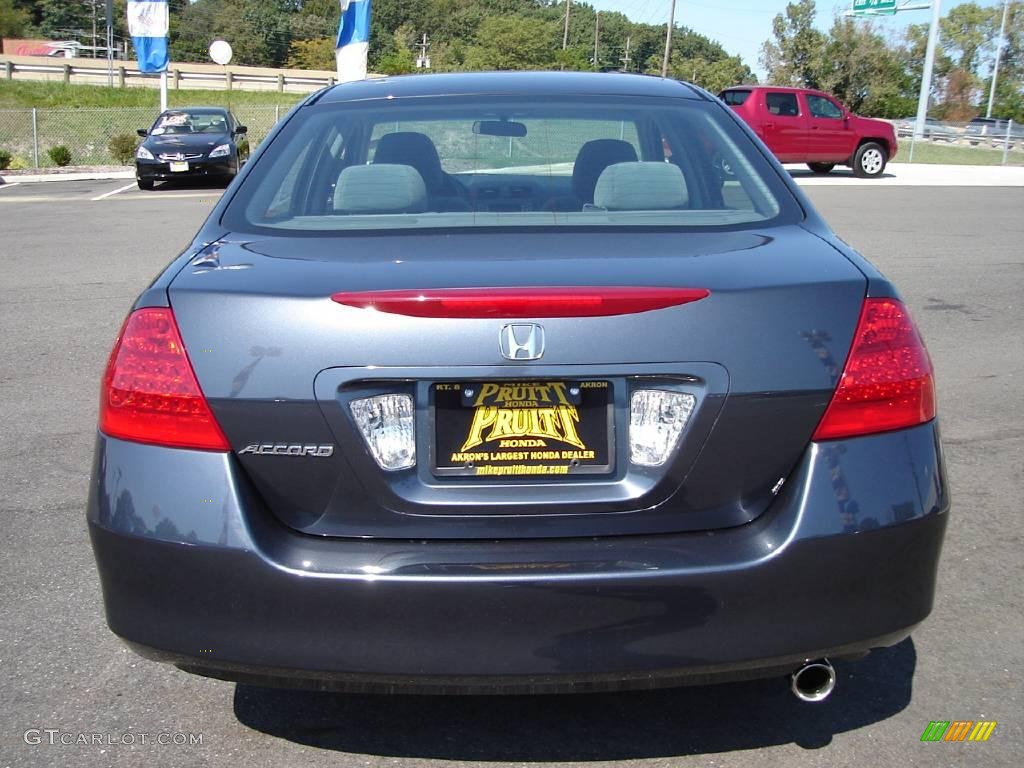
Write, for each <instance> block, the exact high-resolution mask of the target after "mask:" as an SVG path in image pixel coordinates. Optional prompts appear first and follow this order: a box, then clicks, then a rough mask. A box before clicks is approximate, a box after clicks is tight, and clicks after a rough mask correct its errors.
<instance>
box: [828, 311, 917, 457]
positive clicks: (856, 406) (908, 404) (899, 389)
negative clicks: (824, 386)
mask: <svg viewBox="0 0 1024 768" xmlns="http://www.w3.org/2000/svg"><path fill="white" fill-rule="evenodd" d="M934 418H935V382H934V379H933V372H932V363H931V360H930V359H929V357H928V351H927V350H926V349H925V346H924V342H923V341H922V340H921V336H920V334H919V333H918V332H917V328H916V327H915V326H914V321H913V320H912V319H911V318H910V313H909V312H908V311H907V308H906V307H905V306H904V305H903V303H902V302H900V301H897V300H896V299H865V300H864V307H863V308H862V309H861V314H860V320H859V322H858V323H857V330H856V331H855V332H854V335H853V344H852V346H851V347H850V355H849V357H848V358H847V360H846V366H845V368H844V369H843V375H842V377H841V378H840V379H839V385H838V386H837V387H836V391H835V394H834V395H833V396H832V401H831V402H830V403H829V406H828V409H827V410H826V411H825V415H824V416H823V417H822V419H821V423H820V424H818V428H817V429H816V430H815V432H814V437H813V439H814V440H835V439H837V438H842V437H854V436H857V435H869V434H874V433H876V432H888V431H890V430H894V429H906V428H907V427H914V426H917V425H918V424H924V423H925V422H928V421H931V420H932V419H934Z"/></svg>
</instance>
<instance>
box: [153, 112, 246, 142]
mask: <svg viewBox="0 0 1024 768" xmlns="http://www.w3.org/2000/svg"><path fill="white" fill-rule="evenodd" d="M227 130H228V128H227V118H226V117H225V116H224V114H223V113H222V112H184V111H181V112H178V111H175V112H164V113H163V114H162V115H160V117H158V118H157V119H156V123H154V124H153V128H152V130H151V131H150V133H152V134H153V135H154V136H160V135H162V134H181V133H227Z"/></svg>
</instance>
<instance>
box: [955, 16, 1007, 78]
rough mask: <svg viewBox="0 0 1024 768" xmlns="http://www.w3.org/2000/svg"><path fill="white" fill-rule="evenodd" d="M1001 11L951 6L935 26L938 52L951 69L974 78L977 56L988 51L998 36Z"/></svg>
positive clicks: (978, 59) (979, 56) (977, 61)
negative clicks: (940, 47) (937, 28)
mask: <svg viewBox="0 0 1024 768" xmlns="http://www.w3.org/2000/svg"><path fill="white" fill-rule="evenodd" d="M1001 15H1002V8H1001V7H999V8H996V7H992V8H982V7H981V6H980V5H978V4H977V3H974V2H971V3H961V4H960V5H956V6H953V7H952V8H951V9H950V10H949V13H948V14H947V15H946V16H945V18H943V19H942V20H941V21H940V22H939V31H940V36H939V40H940V41H941V43H942V49H943V51H944V52H945V54H946V56H948V57H949V59H950V60H951V61H952V62H953V65H954V66H955V67H956V68H957V69H960V70H962V71H964V72H966V73H969V74H972V75H975V74H977V69H978V64H979V63H980V59H981V55H982V53H983V52H985V51H986V50H988V49H990V48H991V47H992V42H993V41H994V40H995V38H996V36H997V35H998V34H999V19H998V18H997V17H998V16H1001Z"/></svg>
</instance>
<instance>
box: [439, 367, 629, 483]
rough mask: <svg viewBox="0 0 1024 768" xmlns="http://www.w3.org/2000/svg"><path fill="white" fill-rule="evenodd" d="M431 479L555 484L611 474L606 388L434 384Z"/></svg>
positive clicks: (598, 384) (596, 384) (601, 384)
mask: <svg viewBox="0 0 1024 768" xmlns="http://www.w3.org/2000/svg"><path fill="white" fill-rule="evenodd" d="M431 402H432V403H433V416H434V419H433V422H434V445H433V449H434V455H433V461H432V464H433V466H432V469H433V472H434V474H436V475H441V476H444V475H457V476H468V477H491V478H501V477H507V478H528V477H533V478H545V479H556V478H558V477H564V476H567V475H577V474H607V473H609V472H611V471H612V451H611V443H610V435H611V423H612V388H611V385H610V383H609V382H607V381H572V382H570V381H530V382H522V381H515V382H482V383H480V382H475V383H465V382H459V383H454V382H453V383H445V384H434V385H433V387H432V388H431Z"/></svg>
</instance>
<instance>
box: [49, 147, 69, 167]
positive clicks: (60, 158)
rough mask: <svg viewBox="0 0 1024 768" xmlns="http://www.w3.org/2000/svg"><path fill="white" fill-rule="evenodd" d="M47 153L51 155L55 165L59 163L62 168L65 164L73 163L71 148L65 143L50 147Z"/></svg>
mask: <svg viewBox="0 0 1024 768" xmlns="http://www.w3.org/2000/svg"><path fill="white" fill-rule="evenodd" d="M46 154H48V155H49V156H50V160H52V161H53V164H54V165H59V166H60V167H62V168H63V167H64V166H65V165H71V150H70V149H68V148H67V147H65V146H64V145H63V144H58V145H57V146H56V147H50V148H49V149H48V150H46Z"/></svg>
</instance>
